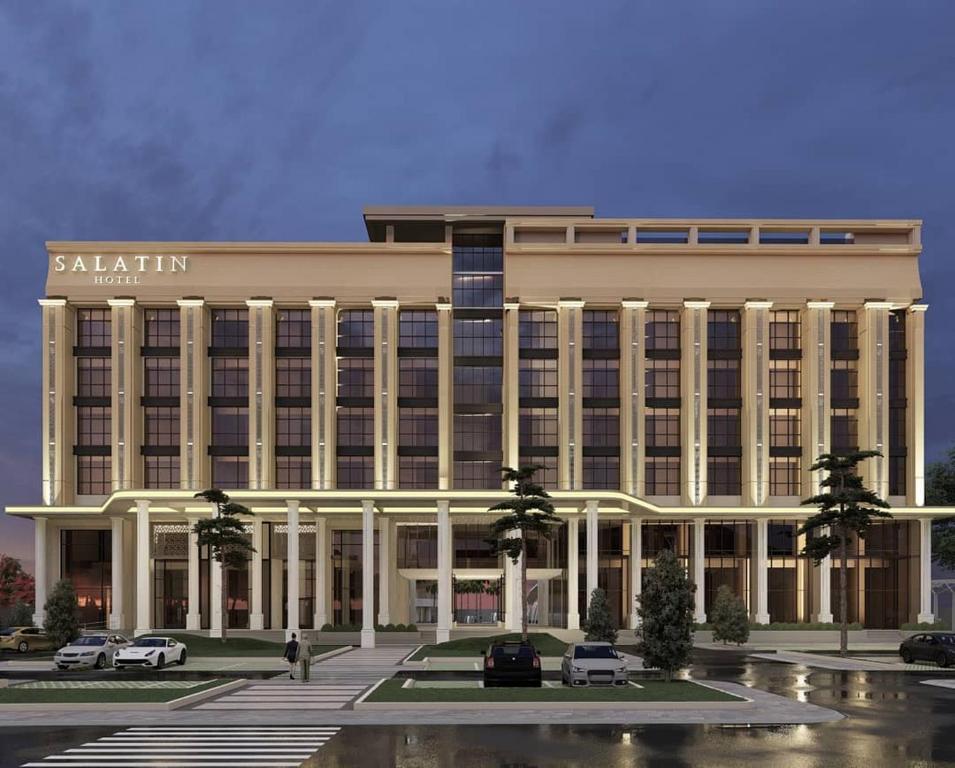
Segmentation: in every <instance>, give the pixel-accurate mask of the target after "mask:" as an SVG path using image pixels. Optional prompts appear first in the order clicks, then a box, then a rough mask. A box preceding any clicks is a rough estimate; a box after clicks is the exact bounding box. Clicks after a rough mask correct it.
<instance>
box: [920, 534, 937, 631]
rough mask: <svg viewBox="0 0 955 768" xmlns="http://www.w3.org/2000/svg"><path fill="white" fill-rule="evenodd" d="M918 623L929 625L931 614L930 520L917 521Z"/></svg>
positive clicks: (933, 616) (932, 615)
mask: <svg viewBox="0 0 955 768" xmlns="http://www.w3.org/2000/svg"><path fill="white" fill-rule="evenodd" d="M917 620H918V621H920V622H926V623H928V624H931V623H932V622H933V621H935V615H934V614H933V613H932V518H930V517H923V518H920V519H919V615H918V619H917Z"/></svg>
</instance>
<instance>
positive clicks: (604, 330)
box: [583, 309, 620, 350]
mask: <svg viewBox="0 0 955 768" xmlns="http://www.w3.org/2000/svg"><path fill="white" fill-rule="evenodd" d="M583 324H584V349H612V350H619V349H620V320H619V317H618V315H617V312H616V310H605V309H585V310H584V323H583Z"/></svg>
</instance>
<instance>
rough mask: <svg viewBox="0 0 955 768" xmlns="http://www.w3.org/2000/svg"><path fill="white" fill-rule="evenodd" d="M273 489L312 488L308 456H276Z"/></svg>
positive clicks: (310, 462) (310, 466)
mask: <svg viewBox="0 0 955 768" xmlns="http://www.w3.org/2000/svg"><path fill="white" fill-rule="evenodd" d="M275 487H276V488H281V489H285V488H295V489H306V488H311V487H312V459H311V457H310V456H276V458H275Z"/></svg>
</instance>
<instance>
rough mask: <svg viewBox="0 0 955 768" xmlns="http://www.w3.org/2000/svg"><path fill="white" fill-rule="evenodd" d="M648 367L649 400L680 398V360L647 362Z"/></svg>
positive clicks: (647, 393)
mask: <svg viewBox="0 0 955 768" xmlns="http://www.w3.org/2000/svg"><path fill="white" fill-rule="evenodd" d="M646 365H647V367H646V382H647V384H646V396H647V398H649V399H655V398H678V397H679V396H680V361H679V360H647V363H646Z"/></svg>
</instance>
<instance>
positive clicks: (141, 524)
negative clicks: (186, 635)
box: [136, 501, 153, 636]
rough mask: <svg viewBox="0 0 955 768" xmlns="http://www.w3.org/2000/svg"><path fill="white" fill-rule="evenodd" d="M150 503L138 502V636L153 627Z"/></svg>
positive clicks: (146, 632)
mask: <svg viewBox="0 0 955 768" xmlns="http://www.w3.org/2000/svg"><path fill="white" fill-rule="evenodd" d="M149 534H150V531H149V502H148V501H137V502H136V635H137V636H138V635H145V634H148V633H149V630H150V627H151V626H152V621H151V617H152V599H151V595H150V589H149V588H150V585H151V584H152V575H153V574H152V560H151V559H150V556H149V555H150V552H149V543H150V541H149V540H150V535H149Z"/></svg>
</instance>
